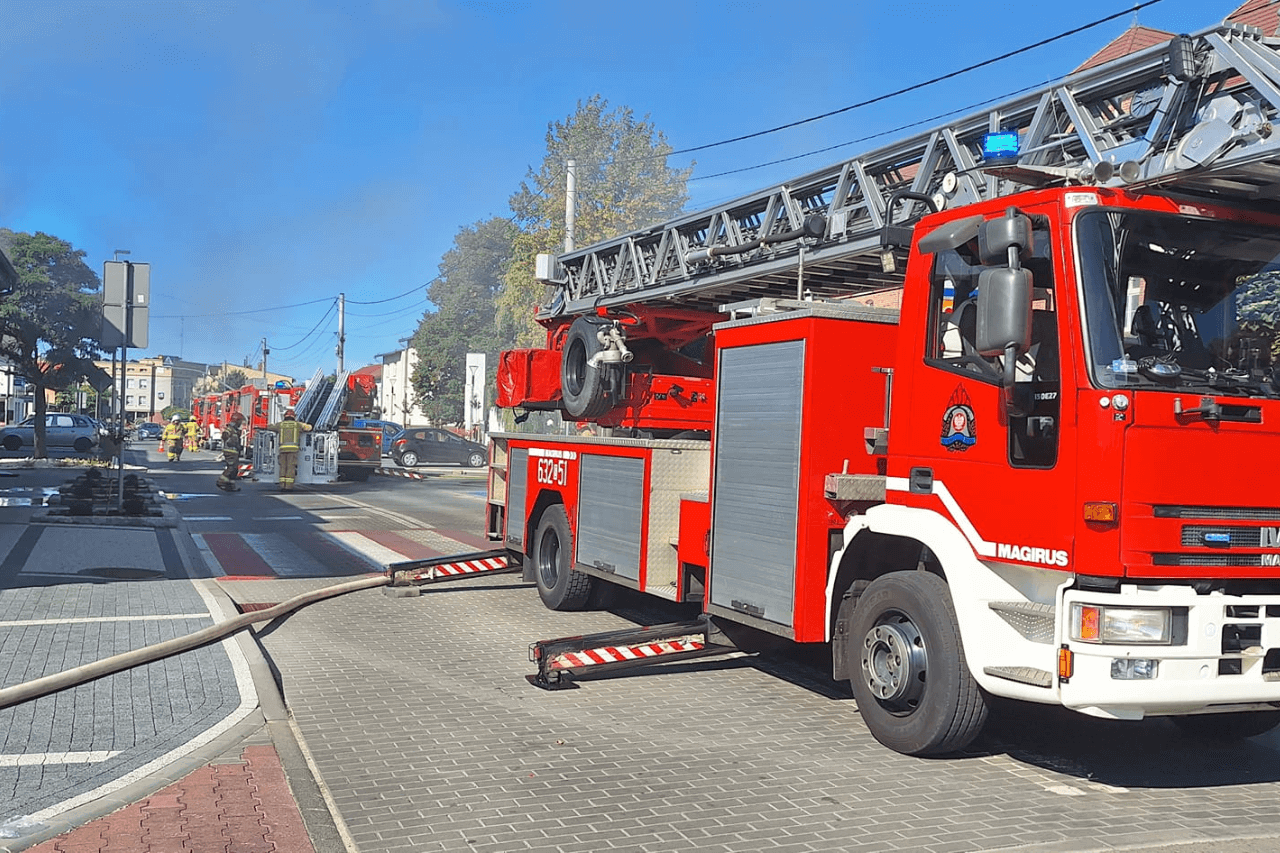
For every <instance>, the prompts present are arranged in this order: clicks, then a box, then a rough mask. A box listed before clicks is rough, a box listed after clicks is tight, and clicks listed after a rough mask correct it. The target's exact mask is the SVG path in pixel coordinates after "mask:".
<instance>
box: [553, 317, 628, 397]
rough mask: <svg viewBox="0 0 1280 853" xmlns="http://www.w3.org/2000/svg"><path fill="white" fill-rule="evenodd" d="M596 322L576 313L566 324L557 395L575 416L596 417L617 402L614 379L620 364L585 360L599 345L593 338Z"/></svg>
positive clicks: (599, 347) (596, 351)
mask: <svg viewBox="0 0 1280 853" xmlns="http://www.w3.org/2000/svg"><path fill="white" fill-rule="evenodd" d="M597 328H598V327H597V325H596V324H594V323H592V322H590V321H589V320H587V319H586V318H585V317H579V318H578V319H576V320H574V321H573V325H572V326H570V327H569V335H568V337H567V338H565V342H564V352H563V353H561V358H560V395H561V397H563V399H564V408H565V411H566V412H568V413H569V415H570V417H574V418H595V417H599V416H600V415H603V414H604V413H605V412H607V411H609V410H610V409H612V408H613V407H614V406H615V405H616V404H617V389H618V386H619V385H620V384H621V383H619V382H618V381H617V379H618V378H619V377H620V375H621V373H622V366H621V365H617V364H602V365H600V366H599V367H592V366H591V365H590V364H588V363H587V362H588V361H590V359H591V357H592V356H593V355H595V354H596V353H598V352H599V351H600V350H601V349H602V347H601V346H600V341H599V340H598V339H597V338H596V329H597Z"/></svg>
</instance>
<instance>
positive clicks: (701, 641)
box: [547, 634, 706, 669]
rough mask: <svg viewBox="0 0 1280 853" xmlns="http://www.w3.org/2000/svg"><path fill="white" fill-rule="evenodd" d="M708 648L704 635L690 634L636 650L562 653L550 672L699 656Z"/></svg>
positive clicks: (550, 665)
mask: <svg viewBox="0 0 1280 853" xmlns="http://www.w3.org/2000/svg"><path fill="white" fill-rule="evenodd" d="M704 648H706V638H705V637H704V636H703V635H702V634H687V635H685V636H683V637H672V638H670V639H667V640H657V641H655V642H650V643H640V644H638V645H634V646H601V647H599V648H595V649H584V650H582V651H580V652H562V653H560V654H558V655H556V656H555V657H553V658H551V660H550V661H548V662H547V667H548V668H549V669H586V668H588V667H592V666H595V665H597V664H602V663H621V662H622V661H629V660H641V659H644V658H657V657H661V656H662V655H667V654H674V653H677V652H696V651H700V650H702V649H704Z"/></svg>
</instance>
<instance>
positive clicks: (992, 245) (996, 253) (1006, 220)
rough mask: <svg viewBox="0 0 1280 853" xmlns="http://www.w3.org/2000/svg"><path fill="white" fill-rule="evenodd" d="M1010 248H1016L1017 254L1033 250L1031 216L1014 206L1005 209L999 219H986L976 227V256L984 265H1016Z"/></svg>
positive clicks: (1033, 240)
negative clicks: (980, 225) (979, 226)
mask: <svg viewBox="0 0 1280 853" xmlns="http://www.w3.org/2000/svg"><path fill="white" fill-rule="evenodd" d="M1010 249H1016V250H1017V252H1018V254H1019V255H1021V254H1026V255H1030V254H1031V253H1032V252H1034V251H1035V239H1034V238H1033V237H1032V231H1031V218H1030V217H1029V216H1027V215H1026V214H1025V213H1022V212H1020V211H1019V210H1018V209H1017V208H1016V207H1011V208H1009V209H1008V210H1006V211H1005V214H1004V216H1002V217H1000V218H999V219H988V220H987V221H985V222H983V223H982V227H981V228H979V229H978V256H979V257H980V258H981V259H982V263H983V265H984V266H997V265H1000V264H1005V263H1008V264H1009V266H1010V267H1013V266H1016V265H1017V264H1016V256H1015V255H1012V254H1011V253H1010Z"/></svg>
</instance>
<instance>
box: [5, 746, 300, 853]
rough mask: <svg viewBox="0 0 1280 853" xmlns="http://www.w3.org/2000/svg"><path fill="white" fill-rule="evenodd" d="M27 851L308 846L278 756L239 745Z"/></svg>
mask: <svg viewBox="0 0 1280 853" xmlns="http://www.w3.org/2000/svg"><path fill="white" fill-rule="evenodd" d="M240 759H241V760H240V761H238V762H237V761H232V762H227V763H214V764H207V765H205V766H204V767H201V768H200V769H199V770H196V771H195V772H193V773H190V774H188V775H187V776H186V777H184V778H183V779H182V780H181V781H178V782H175V783H174V784H172V785H170V786H168V787H167V788H164V789H162V790H160V791H157V792H156V793H155V794H152V795H151V796H150V797H147V798H146V799H145V800H142V801H141V802H137V803H134V804H133V805H131V806H127V807H125V808H123V809H121V810H120V811H118V812H115V813H114V814H110V815H107V816H106V817H103V818H99V819H98V820H95V821H93V822H91V823H88V824H85V825H84V826H82V827H79V828H77V829H74V830H72V831H71V832H68V833H65V834H63V835H59V836H58V837H57V838H52V839H50V840H48V841H45V842H43V843H41V844H38V845H36V846H35V847H32V848H30V849H29V851H28V853H116V851H131V852H132V851H136V853H233V852H234V853H273V851H286V850H287V851H290V853H315V848H314V846H313V845H312V844H311V839H310V838H309V837H308V835H307V830H306V827H305V826H304V825H303V822H302V814H301V812H300V811H299V810H298V804H297V803H296V802H295V800H294V797H293V793H292V792H291V791H290V789H289V783H288V781H286V779H285V775H284V768H283V767H282V766H281V764H280V756H279V755H277V754H276V750H275V747H273V746H247V747H245V748H244V749H243V750H242V751H241V753H240Z"/></svg>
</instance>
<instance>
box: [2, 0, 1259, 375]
mask: <svg viewBox="0 0 1280 853" xmlns="http://www.w3.org/2000/svg"><path fill="white" fill-rule="evenodd" d="M1239 5H1240V3H1239V2H1221V0H1160V2H1158V3H1156V4H1155V5H1152V6H1149V7H1147V8H1144V9H1142V10H1141V11H1139V12H1137V13H1133V12H1129V13H1127V14H1125V15H1124V16H1123V17H1121V18H1119V19H1117V20H1114V21H1112V22H1110V23H1107V24H1103V25H1102V26H1099V27H1096V28H1094V29H1091V30H1088V31H1086V32H1083V33H1080V34H1078V35H1074V36H1072V37H1070V38H1067V39H1064V40H1061V41H1058V42H1055V43H1054V44H1052V45H1049V46H1046V47H1043V48H1039V49H1037V50H1035V51H1033V52H1030V53H1028V54H1024V55H1021V56H1019V57H1016V58H1014V59H1010V60H1007V61H1004V62H1001V63H999V64H997V65H995V66H992V67H989V68H985V69H982V70H980V71H977V72H973V73H970V74H966V75H964V76H962V77H960V78H957V79H955V80H952V81H948V82H946V83H944V84H939V85H936V86H931V87H928V88H925V89H923V90H921V91H917V92H914V93H911V94H909V95H906V96H903V97H899V98H894V99H891V100H889V101H886V102H883V103H881V104H878V105H876V106H873V107H869V108H866V109H861V110H854V111H851V112H849V113H846V114H843V115H840V116H836V117H832V118H830V119H825V120H823V121H818V122H813V123H809V124H806V125H803V126H801V127H797V128H794V129H791V130H788V131H783V132H779V133H775V134H770V135H767V136H764V137H761V138H758V139H754V140H750V141H746V142H742V143H736V144H732V145H724V146H719V147H715V148H711V149H708V150H705V151H700V152H698V153H697V154H695V155H685V156H683V157H677V158H674V159H673V160H672V163H673V164H675V165H688V163H689V162H690V160H695V161H696V165H695V168H694V172H693V179H694V180H693V181H692V182H691V183H690V185H689V188H690V192H691V195H692V202H691V205H690V207H691V209H699V208H702V207H706V206H709V205H712V204H716V203H719V202H721V201H724V200H727V199H730V198H733V197H736V196H738V195H742V194H745V193H749V192H753V191H755V190H758V189H761V188H764V187H767V186H770V185H773V184H776V183H779V182H782V181H785V180H786V179H788V178H789V177H792V176H795V175H799V174H803V173H806V172H808V171H811V170H813V169H818V168H822V167H824V166H827V165H829V164H831V163H834V162H836V161H838V160H841V159H844V158H847V157H852V156H854V155H855V154H857V153H858V152H859V151H861V150H869V149H871V148H876V147H879V146H880V145H883V144H886V143H887V142H889V141H891V140H890V139H880V140H876V141H875V142H869V143H863V144H855V145H850V146H847V147H844V148H840V149H837V150H835V151H829V152H827V153H823V154H817V155H813V156H808V157H802V158H800V159H796V160H793V161H791V162H788V163H785V164H780V165H776V166H770V167H764V168H759V169H751V170H748V171H743V172H737V173H735V174H732V175H722V176H720V177H715V176H716V175H720V174H721V173H724V172H728V171H731V170H739V169H743V168H745V167H750V166H754V165H756V164H761V163H767V162H769V161H773V160H777V159H781V158H789V157H795V156H796V155H801V154H805V153H806V152H811V151H816V150H817V149H821V148H826V147H828V146H833V145H839V144H841V143H845V142H849V141H850V140H855V139H858V138H861V137H864V136H868V135H870V134H874V133H877V132H880V131H884V130H888V129H891V128H894V127H897V126H899V125H901V124H904V123H907V122H911V121H916V120H919V119H921V118H923V117H927V116H932V115H936V114H939V113H942V112H945V111H947V110H950V109H954V108H958V107H964V106H968V105H970V104H976V103H979V102H981V101H983V100H984V99H987V98H991V97H995V96H999V95H1003V94H1005V93H1007V92H1011V91H1014V90H1017V89H1021V88H1024V87H1027V86H1031V85H1034V84H1037V83H1040V82H1043V81H1046V80H1048V79H1050V78H1052V77H1055V76H1057V75H1059V74H1061V73H1063V72H1065V71H1068V70H1070V69H1071V68H1074V67H1075V66H1076V65H1078V64H1079V63H1081V62H1082V61H1084V60H1085V59H1086V58H1088V57H1089V56H1090V55H1091V54H1092V53H1093V52H1094V51H1096V50H1097V49H1098V48H1100V47H1102V46H1103V45H1104V44H1106V43H1107V42H1108V41H1110V40H1111V39H1112V38H1114V37H1115V36H1117V35H1119V34H1120V33H1122V32H1123V31H1124V30H1125V29H1126V28H1127V27H1129V26H1130V25H1132V24H1133V23H1134V20H1135V18H1136V20H1137V21H1138V22H1139V23H1140V24H1142V25H1144V26H1148V27H1153V28H1157V29H1163V30H1168V31H1171V32H1196V31H1199V30H1203V29H1205V28H1207V27H1210V26H1212V25H1213V24H1215V23H1216V22H1218V21H1220V20H1222V18H1224V17H1225V16H1226V15H1227V14H1229V13H1230V12H1232V11H1233V10H1234V9H1235V8H1237V7H1238V6H1239ZM1132 6H1133V3H1132V2H1130V3H1129V4H1128V5H1126V4H1124V3H1121V2H1115V0H1078V2H1074V3H1069V4H1057V3H1053V4H1050V3H1043V2H1020V3H1016V2H1003V0H988V2H985V3H975V2H935V0H899V2H893V3H890V2H871V3H858V2H840V3H815V2H803V0H802V2H793V3H784V2H768V3H766V2H760V3H757V2H744V0H720V1H719V2H715V3H711V2H699V1H698V0H685V2H679V3H677V2H670V0H648V2H643V3H629V2H601V0H586V2H579V0H548V2H528V3H519V2H503V0H490V2H465V0H440V2H427V0H422V1H421V2H399V0H351V2H342V3H336V2H319V0H316V2H312V0H276V2H271V0H186V2H161V0H101V2H99V1H98V0H0V21H2V22H3V24H2V25H0V226H3V227H7V228H11V229H14V230H16V231H27V232H34V231H44V232H47V233H50V234H54V235H57V236H58V237H61V238H63V239H65V240H68V241H70V242H71V243H72V244H73V245H75V246H76V248H79V249H83V250H85V251H86V252H87V253H88V255H87V258H86V260H87V262H88V263H89V265H90V266H91V267H92V268H93V269H95V270H96V271H97V272H98V273H99V274H101V272H102V263H103V261H106V260H110V259H111V258H112V256H113V255H112V253H113V251H114V250H116V249H128V250H129V251H130V252H131V254H130V255H129V256H128V260H132V261H135V262H148V263H150V264H151V282H152V320H151V326H150V345H149V347H148V348H147V349H146V350H144V351H143V354H147V355H153V354H166V355H180V356H182V357H184V358H186V359H189V360H194V361H205V362H212V363H217V362H221V361H223V360H226V361H229V362H232V363H236V364H239V363H243V362H244V360H245V359H246V358H248V359H250V360H251V361H252V362H253V363H254V364H257V363H258V362H259V360H260V359H261V342H262V339H263V338H266V339H267V340H268V342H269V347H270V349H271V355H270V356H269V357H268V367H269V368H271V369H272V370H273V371H275V370H279V371H282V372H286V373H291V374H293V375H295V376H297V377H298V378H301V379H306V378H310V376H311V374H312V373H313V372H314V371H315V369H316V368H317V367H321V368H324V369H325V370H326V371H331V370H332V369H333V368H334V365H335V361H336V359H335V355H334V346H335V344H336V336H337V319H336V312H335V311H334V310H333V303H334V301H335V300H336V298H337V296H338V294H339V293H345V295H346V298H347V313H346V339H347V343H346V352H345V355H346V366H347V367H348V368H354V367H358V366H360V365H362V364H368V363H373V362H374V361H375V360H376V359H375V356H376V354H378V353H383V352H388V351H391V350H395V349H397V348H399V347H400V344H399V339H400V338H403V337H406V336H408V335H410V334H411V333H412V332H413V330H414V329H415V328H416V327H417V323H418V320H419V319H420V317H421V316H422V313H423V311H424V310H425V309H426V308H427V304H426V302H425V301H424V297H423V292H424V291H423V287H424V286H425V284H426V283H427V282H429V281H430V280H431V279H432V278H433V277H434V276H435V275H436V274H437V266H438V264H439V262H440V259H441V257H442V255H443V254H444V253H445V252H446V251H448V249H449V248H450V246H451V245H452V241H453V236H454V234H455V233H456V232H457V230H458V228H459V227H461V226H463V225H467V224H470V223H474V222H477V221H480V220H484V219H487V218H489V217H492V216H506V215H509V213H510V211H509V209H508V207H507V200H508V198H509V196H510V195H511V194H512V193H513V192H514V191H515V190H516V189H517V188H518V186H519V183H520V181H521V180H522V179H523V178H524V177H525V176H526V173H527V171H528V170H529V168H530V167H535V166H536V165H537V164H539V163H540V162H541V160H542V157H543V155H544V153H545V135H546V131H547V125H548V123H549V122H551V121H558V120H562V119H564V118H566V117H567V116H569V115H570V114H572V113H573V111H574V109H575V107H576V105H577V103H578V102H579V101H581V100H585V99H587V98H589V97H590V96H591V95H593V94H596V93H599V94H601V95H602V96H604V98H606V99H607V100H608V102H609V104H610V105H611V106H628V107H630V108H632V109H633V110H634V111H635V112H636V113H637V114H638V115H641V116H644V115H647V116H648V117H649V118H650V119H651V120H652V121H653V122H654V124H655V125H656V126H657V128H658V129H660V130H662V131H663V132H664V133H666V135H667V138H668V140H669V141H670V142H671V143H672V145H673V146H674V147H675V148H677V149H681V148H687V147H693V146H698V145H703V144H706V143H712V142H716V141H719V140H723V139H728V138H731V137H735V136H739V135H742V134H746V133H751V132H753V131H757V130H761V129H764V128H768V127H773V126H776V125H779V124H783V123H786V122H790V121H795V120H797V119H802V118H805V117H808V116H812V115H817V114H820V113H824V112H827V111H830V110H834V109H839V108H840V107H843V106H846V105H848V104H852V103H855V102H858V101H862V100H866V99H868V98H871V97H874V96H877V95H881V94H884V93H886V92H889V91H893V90H896V89H899V88H902V87H903V86H906V85H910V84H912V83H917V82H921V81H924V80H928V79H930V78H933V77H936V76H938V75H941V74H945V73H948V72H951V71H954V70H957V69H959V68H962V67H965V66H968V65H971V64H974V63H975V62H980V61H982V60H985V59H988V58H991V57H994V56H997V55H1000V54H1003V53H1005V52H1007V51H1010V50H1013V49H1016V48H1020V47H1023V46H1025V45H1028V44H1032V43H1034V42H1038V41H1040V40H1042V39H1046V38H1049V37H1052V36H1054V35H1057V34H1058V33H1061V32H1063V31H1066V30H1070V29H1073V28H1075V27H1079V26H1082V25H1085V24H1088V23H1091V22H1093V21H1096V20H1098V19H1101V18H1104V17H1107V16H1109V15H1112V14H1115V13H1118V12H1124V11H1125V10H1126V9H1132ZM384 300H386V301H384ZM361 302H363V303H375V302H380V303H381V304H364V305H361V304H358V303H361ZM308 303H309V304H308ZM286 306H296V307H286ZM264 309H271V310H264ZM277 309H278V310H277Z"/></svg>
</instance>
